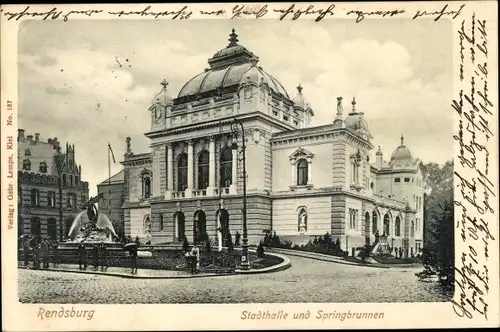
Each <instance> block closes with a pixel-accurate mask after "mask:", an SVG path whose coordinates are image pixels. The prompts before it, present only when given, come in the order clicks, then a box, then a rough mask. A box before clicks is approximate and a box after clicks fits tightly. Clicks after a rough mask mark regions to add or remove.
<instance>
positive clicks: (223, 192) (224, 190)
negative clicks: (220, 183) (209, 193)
mask: <svg viewBox="0 0 500 332" xmlns="http://www.w3.org/2000/svg"><path fill="white" fill-rule="evenodd" d="M219 191H221V195H229V188H216V189H215V194H216V195H219Z"/></svg>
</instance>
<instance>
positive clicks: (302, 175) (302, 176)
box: [297, 159, 309, 186]
mask: <svg viewBox="0 0 500 332" xmlns="http://www.w3.org/2000/svg"><path fill="white" fill-rule="evenodd" d="M308 167H309V165H308V163H307V160H305V159H300V160H299V162H298V163H297V185H298V186H305V185H306V184H307V180H308V179H307V174H308Z"/></svg>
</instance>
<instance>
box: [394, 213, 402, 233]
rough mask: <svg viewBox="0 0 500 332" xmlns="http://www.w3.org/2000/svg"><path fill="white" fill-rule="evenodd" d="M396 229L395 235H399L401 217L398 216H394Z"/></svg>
mask: <svg viewBox="0 0 500 332" xmlns="http://www.w3.org/2000/svg"><path fill="white" fill-rule="evenodd" d="M395 227H396V230H395V234H394V235H395V236H401V219H399V217H396V224H395Z"/></svg>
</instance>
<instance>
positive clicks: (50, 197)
mask: <svg viewBox="0 0 500 332" xmlns="http://www.w3.org/2000/svg"><path fill="white" fill-rule="evenodd" d="M47 206H48V207H52V208H54V207H56V193H55V192H54V191H49V192H47Z"/></svg>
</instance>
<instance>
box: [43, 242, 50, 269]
mask: <svg viewBox="0 0 500 332" xmlns="http://www.w3.org/2000/svg"><path fill="white" fill-rule="evenodd" d="M42 258H43V268H44V269H48V268H49V258H50V256H49V242H48V241H47V239H43V241H42Z"/></svg>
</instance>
